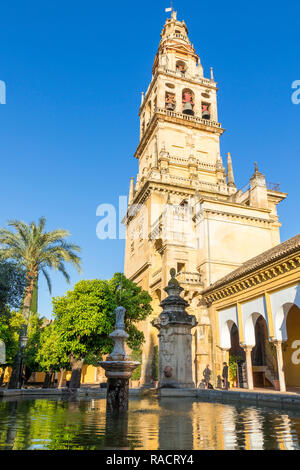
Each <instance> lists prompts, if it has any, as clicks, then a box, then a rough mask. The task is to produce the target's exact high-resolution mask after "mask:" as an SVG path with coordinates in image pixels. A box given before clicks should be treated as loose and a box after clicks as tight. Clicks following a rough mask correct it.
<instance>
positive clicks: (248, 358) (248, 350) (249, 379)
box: [243, 345, 254, 390]
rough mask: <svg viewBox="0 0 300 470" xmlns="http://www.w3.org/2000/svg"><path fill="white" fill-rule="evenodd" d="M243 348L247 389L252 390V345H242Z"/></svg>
mask: <svg viewBox="0 0 300 470" xmlns="http://www.w3.org/2000/svg"><path fill="white" fill-rule="evenodd" d="M243 349H244V351H245V354H246V368H247V382H248V389H249V390H253V388H254V387H253V371H252V358H251V351H252V349H253V346H246V345H244V346H243Z"/></svg>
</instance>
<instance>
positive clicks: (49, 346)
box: [36, 322, 70, 372]
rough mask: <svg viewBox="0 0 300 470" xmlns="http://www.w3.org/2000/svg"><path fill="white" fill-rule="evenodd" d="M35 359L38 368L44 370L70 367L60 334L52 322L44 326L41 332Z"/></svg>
mask: <svg viewBox="0 0 300 470" xmlns="http://www.w3.org/2000/svg"><path fill="white" fill-rule="evenodd" d="M36 361H37V363H38V365H39V370H41V371H44V372H48V371H50V370H53V371H59V370H60V369H66V368H69V367H70V361H69V357H68V355H67V354H66V348H65V345H64V344H63V342H62V335H61V334H60V332H59V331H58V329H57V328H56V325H55V323H54V322H51V323H50V324H49V325H47V326H45V327H44V328H43V330H42V332H41V335H40V345H39V348H38V350H37V353H36Z"/></svg>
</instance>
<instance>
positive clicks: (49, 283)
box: [41, 268, 52, 294]
mask: <svg viewBox="0 0 300 470" xmlns="http://www.w3.org/2000/svg"><path fill="white" fill-rule="evenodd" d="M41 271H42V273H43V274H44V276H45V278H46V281H47V285H48V289H49V292H50V294H51V293H52V283H51V279H50V276H49V273H48V272H47V271H46V269H45V268H42V269H41Z"/></svg>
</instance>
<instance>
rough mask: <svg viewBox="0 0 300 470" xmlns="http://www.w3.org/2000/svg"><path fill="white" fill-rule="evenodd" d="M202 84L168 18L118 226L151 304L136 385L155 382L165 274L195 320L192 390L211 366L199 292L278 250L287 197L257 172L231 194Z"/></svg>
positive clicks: (211, 95)
mask: <svg viewBox="0 0 300 470" xmlns="http://www.w3.org/2000/svg"><path fill="white" fill-rule="evenodd" d="M209 75H210V76H209V78H207V77H205V76H204V71H203V67H202V64H201V61H200V58H199V56H198V55H197V53H196V51H195V49H194V46H193V44H191V42H190V39H189V37H188V29H187V26H186V24H185V22H184V21H179V20H178V19H177V13H176V12H175V11H172V14H171V18H168V19H167V20H166V23H165V25H164V27H163V30H162V32H161V39H160V42H159V46H158V51H157V53H156V55H155V58H154V63H153V67H152V79H151V82H150V84H149V86H148V89H147V91H146V92H145V93H142V99H141V105H140V109H139V117H140V137H139V143H138V146H137V149H136V152H135V158H136V159H137V160H138V167H139V168H138V174H137V177H136V181H134V179H133V178H131V180H130V189H129V204H128V211H127V215H126V217H125V219H124V222H125V224H126V228H127V235H126V247H125V269H124V272H125V275H126V276H127V277H128V278H130V279H131V280H133V281H134V282H136V283H137V284H138V285H140V286H141V287H142V288H143V289H145V290H147V291H149V293H150V295H151V296H152V299H153V315H152V317H151V318H150V319H148V320H146V321H145V322H144V324H142V325H141V328H142V330H143V332H144V334H145V338H146V342H145V345H144V349H143V357H142V373H141V374H142V377H141V381H142V383H149V382H150V379H151V375H152V372H151V371H152V369H153V364H154V362H155V351H156V349H155V348H156V347H157V332H156V330H155V329H154V328H153V327H152V325H151V320H152V319H153V318H154V317H156V316H157V315H159V314H160V311H161V308H160V306H159V305H160V302H161V300H163V298H164V297H165V293H164V288H165V287H166V285H167V283H168V280H169V279H168V276H169V272H170V269H171V268H175V270H176V278H177V280H178V281H179V283H180V285H181V286H182V287H183V288H184V292H183V295H184V297H185V299H186V300H187V301H188V303H189V305H190V307H189V313H190V314H194V315H196V317H197V321H198V327H197V328H196V331H195V334H194V342H193V354H194V357H193V364H195V363H196V366H195V367H194V380H195V382H196V383H197V382H198V378H199V377H201V374H202V370H201V367H202V365H201V364H202V361H203V364H204V363H206V361H210V360H212V359H211V357H210V355H211V354H212V350H213V349H212V346H211V345H210V344H208V343H209V341H213V339H212V338H213V336H214V331H213V325H212V324H211V322H210V319H209V318H208V314H207V312H206V310H205V308H204V307H203V306H201V294H200V293H201V291H202V289H203V288H204V287H206V286H209V285H210V284H211V283H213V282H215V281H216V280H218V279H219V278H221V277H222V276H224V275H226V274H228V273H229V272H231V271H233V270H234V269H236V268H237V267H238V266H240V265H241V264H242V263H244V262H245V261H246V260H247V259H249V258H251V257H253V256H255V255H257V254H259V253H261V252H263V251H264V250H267V249H269V248H271V247H272V246H274V245H276V244H277V243H279V241H280V239H279V227H280V223H279V221H278V216H277V209H276V206H277V204H278V203H279V202H280V201H281V200H282V199H283V198H284V197H285V196H286V195H285V194H284V193H281V192H280V191H279V190H278V188H277V189H274V188H270V187H268V186H267V183H266V181H265V179H264V175H262V174H261V173H259V177H260V179H259V182H257V181H258V176H257V175H258V172H257V171H256V173H255V175H254V176H253V177H252V179H251V184H250V186H249V188H247V189H245V188H244V189H243V190H238V189H237V187H236V184H235V181H234V172H233V163H232V158H231V155H230V154H228V157H227V171H226V170H225V168H224V166H223V160H222V157H221V153H220V136H221V135H222V134H223V132H224V129H223V128H222V125H221V123H220V122H219V120H218V109H217V84H216V82H215V80H214V76H213V70H212V68H211V69H210V74H209ZM233 159H234V158H233ZM257 188H258V189H257ZM258 193H259V195H258V196H257V194H258ZM209 338H210V339H209ZM201 355H202V356H203V357H202V356H201ZM195 357H196V358H197V360H195ZM201 358H202V359H201ZM153 361H154V362H153ZM204 367H205V365H204Z"/></svg>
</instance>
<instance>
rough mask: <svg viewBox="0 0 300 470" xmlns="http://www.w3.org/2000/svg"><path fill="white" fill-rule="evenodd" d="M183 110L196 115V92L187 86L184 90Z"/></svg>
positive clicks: (185, 112)
mask: <svg viewBox="0 0 300 470" xmlns="http://www.w3.org/2000/svg"><path fill="white" fill-rule="evenodd" d="M182 112H183V114H190V115H191V116H194V114H195V113H194V93H193V92H192V90H189V89H188V88H185V89H184V90H182Z"/></svg>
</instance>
